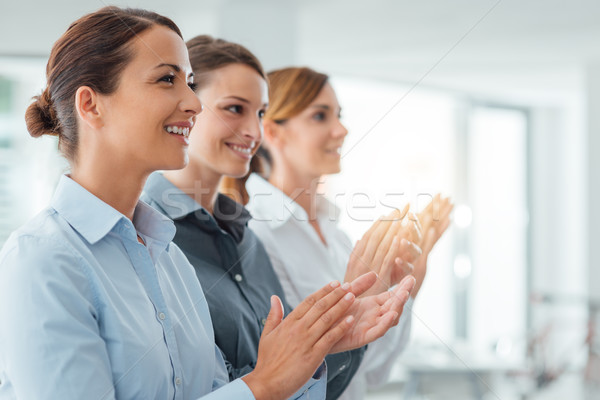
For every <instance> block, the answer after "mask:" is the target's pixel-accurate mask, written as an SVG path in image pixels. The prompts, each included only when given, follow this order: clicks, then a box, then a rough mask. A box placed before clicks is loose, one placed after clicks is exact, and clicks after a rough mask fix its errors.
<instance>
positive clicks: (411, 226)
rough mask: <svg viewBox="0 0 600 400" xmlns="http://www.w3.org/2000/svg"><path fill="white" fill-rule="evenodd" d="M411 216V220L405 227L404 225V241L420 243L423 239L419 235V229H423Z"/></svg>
mask: <svg viewBox="0 0 600 400" xmlns="http://www.w3.org/2000/svg"><path fill="white" fill-rule="evenodd" d="M411 215H412V216H413V218H412V219H411V218H409V220H408V222H407V225H406V230H407V235H406V236H405V237H406V239H408V240H410V241H412V242H415V243H421V240H422V239H423V235H422V234H421V232H422V231H421V229H423V228H422V227H421V225H420V223H419V219H418V218H417V217H416V216H415V215H414V214H411Z"/></svg>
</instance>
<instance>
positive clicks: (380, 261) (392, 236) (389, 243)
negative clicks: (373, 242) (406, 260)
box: [369, 221, 400, 275]
mask: <svg viewBox="0 0 600 400" xmlns="http://www.w3.org/2000/svg"><path fill="white" fill-rule="evenodd" d="M399 226H400V221H394V222H393V223H392V225H391V226H390V228H389V229H388V231H387V232H386V233H385V236H384V237H383V239H381V241H380V243H379V245H378V246H377V249H376V251H375V255H374V256H373V259H372V260H371V262H370V265H369V267H370V268H371V269H372V270H373V271H375V272H377V273H378V274H380V275H381V274H383V273H384V272H385V268H384V265H385V264H384V260H385V258H386V256H387V255H388V253H389V252H390V251H391V252H392V253H394V254H398V252H399V249H398V247H397V244H396V243H395V242H397V238H396V232H397V231H398V227H399Z"/></svg>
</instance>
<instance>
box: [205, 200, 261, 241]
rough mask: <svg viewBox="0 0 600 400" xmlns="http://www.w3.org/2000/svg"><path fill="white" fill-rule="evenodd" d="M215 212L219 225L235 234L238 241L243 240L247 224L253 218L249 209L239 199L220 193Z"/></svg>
mask: <svg viewBox="0 0 600 400" xmlns="http://www.w3.org/2000/svg"><path fill="white" fill-rule="evenodd" d="M214 214H215V219H216V220H217V222H218V224H219V226H220V227H221V228H223V229H224V230H226V231H227V232H228V233H229V234H230V235H231V236H233V238H234V240H235V241H236V242H237V243H239V242H241V241H242V239H243V237H244V231H245V229H246V225H247V224H248V221H250V219H252V216H251V215H250V213H249V212H248V210H246V208H245V207H244V206H243V205H241V204H240V203H238V202H237V201H235V200H233V199H231V198H229V197H227V196H225V195H224V194H222V193H219V194H218V195H217V201H216V203H215V209H214Z"/></svg>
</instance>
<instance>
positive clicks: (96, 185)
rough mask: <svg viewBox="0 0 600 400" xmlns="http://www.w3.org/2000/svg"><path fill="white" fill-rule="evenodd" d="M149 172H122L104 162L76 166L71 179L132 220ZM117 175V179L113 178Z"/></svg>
mask: <svg viewBox="0 0 600 400" xmlns="http://www.w3.org/2000/svg"><path fill="white" fill-rule="evenodd" d="M148 175H150V173H142V172H139V173H133V172H131V171H130V172H129V173H127V174H123V173H122V169H120V168H116V167H113V166H109V165H104V164H94V163H87V164H86V165H83V166H76V167H74V168H73V170H72V172H71V175H70V176H71V179H73V180H74V181H75V182H77V183H78V184H80V185H81V186H83V187H84V188H85V189H86V190H87V191H89V192H90V193H92V194H93V195H94V196H96V197H98V198H99V199H100V200H102V201H103V202H105V203H106V204H108V205H109V206H111V207H113V208H114V209H115V210H117V211H119V212H120V213H121V214H123V215H125V216H126V217H127V218H129V220H131V221H133V213H134V211H135V206H136V205H137V202H138V200H139V198H140V195H141V194H142V189H143V188H144V184H145V183H146V179H147V178H148ZM114 177H118V179H114Z"/></svg>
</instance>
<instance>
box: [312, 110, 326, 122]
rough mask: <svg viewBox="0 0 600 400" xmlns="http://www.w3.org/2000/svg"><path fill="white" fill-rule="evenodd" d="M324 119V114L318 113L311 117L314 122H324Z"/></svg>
mask: <svg viewBox="0 0 600 400" xmlns="http://www.w3.org/2000/svg"><path fill="white" fill-rule="evenodd" d="M325 117H326V115H325V113H324V112H318V113H316V114H314V115H313V119H314V120H315V121H325Z"/></svg>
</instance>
